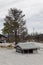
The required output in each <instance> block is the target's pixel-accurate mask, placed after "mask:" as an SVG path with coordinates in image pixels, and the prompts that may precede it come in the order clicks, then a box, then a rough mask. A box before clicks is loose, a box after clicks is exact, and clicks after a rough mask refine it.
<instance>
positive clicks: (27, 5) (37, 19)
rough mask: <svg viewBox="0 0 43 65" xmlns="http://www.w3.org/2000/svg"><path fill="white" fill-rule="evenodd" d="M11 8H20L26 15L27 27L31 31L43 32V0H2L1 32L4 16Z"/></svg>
mask: <svg viewBox="0 0 43 65" xmlns="http://www.w3.org/2000/svg"><path fill="white" fill-rule="evenodd" d="M10 8H18V9H21V10H22V11H23V13H24V14H25V15H26V16H25V18H26V27H27V29H28V32H29V33H32V32H33V28H34V32H38V33H43V0H0V33H1V29H2V28H3V22H4V21H3V18H4V17H5V16H6V15H7V14H8V10H9V9H10Z"/></svg>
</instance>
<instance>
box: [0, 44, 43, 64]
mask: <svg viewBox="0 0 43 65" xmlns="http://www.w3.org/2000/svg"><path fill="white" fill-rule="evenodd" d="M37 45H38V46H40V47H41V48H42V49H40V50H38V53H34V54H21V53H17V52H15V49H6V48H0V65H43V44H39V43H38V44H37Z"/></svg>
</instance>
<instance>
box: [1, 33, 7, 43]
mask: <svg viewBox="0 0 43 65" xmlns="http://www.w3.org/2000/svg"><path fill="white" fill-rule="evenodd" d="M6 38H7V37H6V36H5V35H2V34H0V43H5V42H6Z"/></svg>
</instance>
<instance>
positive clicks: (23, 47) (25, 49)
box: [15, 42, 39, 53]
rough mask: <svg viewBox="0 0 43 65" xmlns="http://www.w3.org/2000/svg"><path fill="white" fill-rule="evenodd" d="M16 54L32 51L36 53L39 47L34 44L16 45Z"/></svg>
mask: <svg viewBox="0 0 43 65" xmlns="http://www.w3.org/2000/svg"><path fill="white" fill-rule="evenodd" d="M15 48H16V52H19V53H33V51H37V49H39V47H37V46H36V45H35V44H34V43H28V42H27V43H18V44H17V45H16V46H15Z"/></svg>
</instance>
